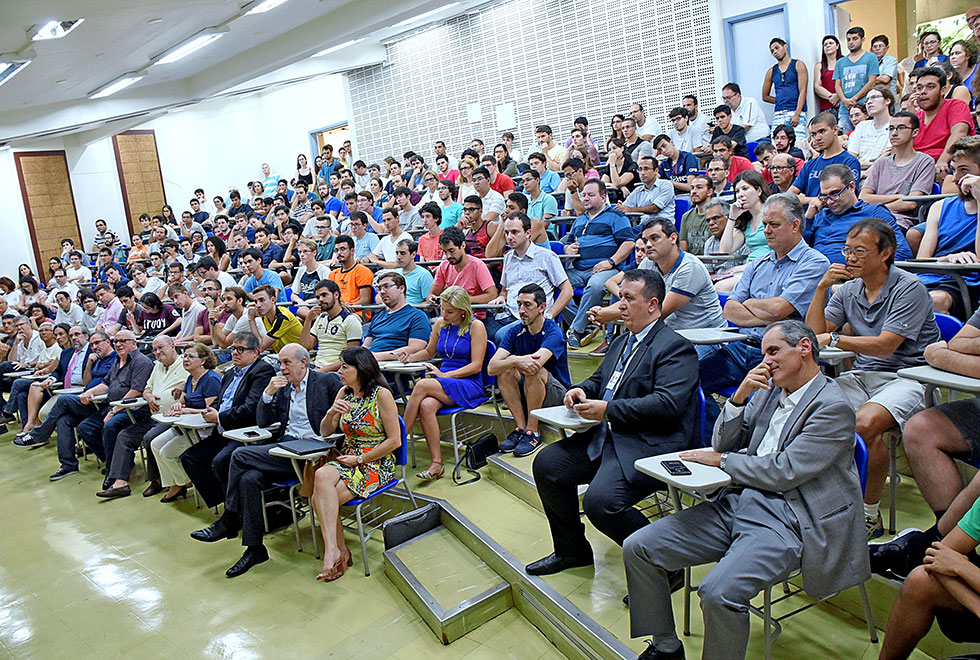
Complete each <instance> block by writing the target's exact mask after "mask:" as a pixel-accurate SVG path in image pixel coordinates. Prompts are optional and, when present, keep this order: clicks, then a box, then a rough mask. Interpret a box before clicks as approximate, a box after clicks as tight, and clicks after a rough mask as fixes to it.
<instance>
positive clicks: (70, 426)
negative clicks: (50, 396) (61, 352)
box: [31, 394, 95, 470]
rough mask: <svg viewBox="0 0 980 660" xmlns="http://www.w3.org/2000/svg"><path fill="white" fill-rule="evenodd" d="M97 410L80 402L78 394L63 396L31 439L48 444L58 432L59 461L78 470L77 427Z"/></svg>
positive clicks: (33, 432) (35, 430)
mask: <svg viewBox="0 0 980 660" xmlns="http://www.w3.org/2000/svg"><path fill="white" fill-rule="evenodd" d="M93 410H95V409H94V408H93V407H92V406H87V405H85V404H83V403H82V402H81V400H79V398H78V395H77V394H62V395H61V396H59V397H58V399H57V400H56V401H55V402H54V406H52V407H51V411H50V412H49V413H48V416H47V417H45V418H44V421H43V422H42V423H41V425H40V426H38V427H37V428H36V429H34V430H33V431H31V437H33V438H34V439H35V440H39V441H40V442H47V441H48V440H49V439H50V438H51V434H52V433H53V432H54V431H55V429H57V431H58V461H60V462H61V466H62V467H64V468H68V469H74V470H77V469H78V459H77V458H75V433H74V429H75V426H77V425H78V423H79V422H81V421H82V420H83V419H85V418H86V417H88V416H89V415H91V414H92V411H93Z"/></svg>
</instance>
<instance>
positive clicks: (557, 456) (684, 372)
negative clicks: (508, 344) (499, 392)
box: [525, 269, 700, 575]
mask: <svg viewBox="0 0 980 660" xmlns="http://www.w3.org/2000/svg"><path fill="white" fill-rule="evenodd" d="M620 296H621V298H620V302H619V307H620V311H621V312H622V313H623V321H624V323H625V325H626V328H627V329H628V330H629V332H627V333H624V334H623V335H622V336H620V337H619V338H618V339H616V340H615V341H614V342H613V343H612V345H611V346H610V347H609V350H608V352H607V353H606V356H605V358H604V359H603V361H602V364H601V365H600V366H599V369H598V370H596V372H595V373H594V374H592V377H591V378H589V379H588V380H586V381H585V382H584V383H581V384H579V385H573V386H572V388H571V389H570V390H568V392H567V393H566V394H565V405H566V406H568V407H569V408H571V409H573V410H575V411H576V412H578V413H579V414H580V415H581V416H582V417H585V418H586V419H593V420H597V421H599V422H600V423H599V424H598V425H597V426H595V427H593V428H591V429H589V430H588V431H585V432H582V433H577V434H575V435H573V436H572V437H570V438H568V439H566V440H562V441H561V442H557V443H554V444H552V445H549V446H548V447H545V448H544V449H542V450H541V452H540V453H539V454H538V456H537V458H535V460H534V482H535V483H536V484H537V487H538V494H539V495H540V496H541V503H542V504H543V505H544V511H545V514H546V515H547V516H548V523H549V525H550V526H551V537H552V541H553V542H554V547H555V552H553V553H552V554H550V555H548V556H547V557H545V558H544V559H541V560H538V561H536V562H534V563H532V564H529V565H528V566H527V567H526V569H525V570H526V571H527V573H528V574H529V575H550V574H552V573H557V572H559V571H563V570H565V569H567V568H574V567H577V566H590V565H592V548H591V547H590V546H589V542H588V541H587V540H586V538H585V526H584V525H583V524H582V522H581V520H580V518H579V505H578V492H577V490H578V486H579V485H580V484H589V490H588V492H587V493H586V494H585V499H584V500H583V502H582V506H583V508H584V509H585V515H586V516H588V518H589V520H590V521H592V524H593V525H595V526H596V528H597V529H598V530H599V531H601V532H602V533H603V534H605V535H606V536H609V537H610V538H612V539H613V540H614V541H616V543H619V544H620V545H622V543H623V541H624V540H625V539H626V537H627V536H629V535H630V534H632V533H633V532H635V531H636V530H638V529H640V528H641V527H643V526H644V525H646V524H647V519H646V518H645V517H644V516H643V514H641V513H640V512H639V511H637V510H636V509H634V508H633V505H634V504H636V503H637V502H639V501H640V500H642V499H643V498H645V497H648V496H649V495H650V493H652V492H653V491H654V490H656V488H657V487H658V485H659V484H658V482H657V481H656V480H655V479H653V478H652V477H648V476H646V475H644V474H642V473H640V472H638V471H637V470H636V469H635V468H634V467H633V463H634V462H635V461H636V459H638V458H643V457H645V456H654V455H656V454H663V453H666V452H672V451H679V450H682V449H687V448H689V447H691V446H692V440H693V438H699V437H700V429H699V428H698V417H699V415H698V394H697V390H698V356H697V352H696V351H695V350H694V346H692V345H691V343H690V342H688V341H687V340H686V339H684V338H683V337H681V336H680V335H678V334H677V333H675V332H674V331H673V330H671V329H670V328H668V327H667V326H666V325H665V324H664V322H663V320H662V319H661V312H660V303H661V301H662V300H663V298H664V281H663V278H662V277H661V276H660V274H659V273H656V272H654V271H652V270H639V269H637V270H631V271H629V272H627V273H626V274H625V276H624V277H623V283H622V286H621V293H620Z"/></svg>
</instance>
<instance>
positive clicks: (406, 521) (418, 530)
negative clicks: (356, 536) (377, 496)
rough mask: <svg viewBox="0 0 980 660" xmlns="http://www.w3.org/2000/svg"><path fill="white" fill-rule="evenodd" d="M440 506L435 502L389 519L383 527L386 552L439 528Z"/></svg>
mask: <svg viewBox="0 0 980 660" xmlns="http://www.w3.org/2000/svg"><path fill="white" fill-rule="evenodd" d="M439 511H440V508H439V505H438V504H436V503H435V502H432V503H430V504H426V505H425V506H420V507H419V508H417V509H413V510H412V511H406V512H405V513H402V514H399V515H397V516H395V517H394V518H389V519H388V520H386V521H384V524H382V525H381V534H382V536H383V537H384V542H385V550H391V549H392V548H394V547H395V546H396V545H401V544H402V543H405V542H407V541H411V540H412V539H414V538H417V537H419V536H421V535H422V534H425V533H426V532H428V531H429V530H432V529H435V528H436V527H438V526H439V524H440V523H439Z"/></svg>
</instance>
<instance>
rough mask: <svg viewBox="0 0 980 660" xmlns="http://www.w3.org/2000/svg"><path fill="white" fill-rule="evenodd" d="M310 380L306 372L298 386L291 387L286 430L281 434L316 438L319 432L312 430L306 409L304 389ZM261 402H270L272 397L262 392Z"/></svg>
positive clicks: (300, 437)
mask: <svg viewBox="0 0 980 660" xmlns="http://www.w3.org/2000/svg"><path fill="white" fill-rule="evenodd" d="M309 382H310V373H309V372H307V373H306V378H304V379H303V380H302V382H301V383H300V384H299V387H292V386H290V387H292V392H291V393H290V396H289V398H290V402H289V420H288V421H287V422H286V430H285V431H284V432H283V435H288V436H290V437H293V438H296V439H297V440H305V439H308V438H318V437H319V434H318V433H317V432H316V431H314V430H313V426H312V424H310V416H309V414H308V413H307V410H306V390H307V386H308V385H309ZM262 402H263V403H265V404H270V403H272V397H271V396H269V395H268V394H266V393H265V392H262Z"/></svg>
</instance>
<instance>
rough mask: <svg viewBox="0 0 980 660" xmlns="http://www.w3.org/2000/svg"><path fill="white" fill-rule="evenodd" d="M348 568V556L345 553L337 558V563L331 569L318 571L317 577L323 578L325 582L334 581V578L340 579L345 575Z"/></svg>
mask: <svg viewBox="0 0 980 660" xmlns="http://www.w3.org/2000/svg"><path fill="white" fill-rule="evenodd" d="M346 570H347V557H344V556H343V555H341V556H340V559H338V560H337V563H335V564H334V565H333V567H332V568H331V569H330V570H329V571H320V572H319V573H317V576H316V579H317V580H323V581H324V582H333V581H334V580H339V579H340V578H342V577H343V576H344V572H345V571H346Z"/></svg>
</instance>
